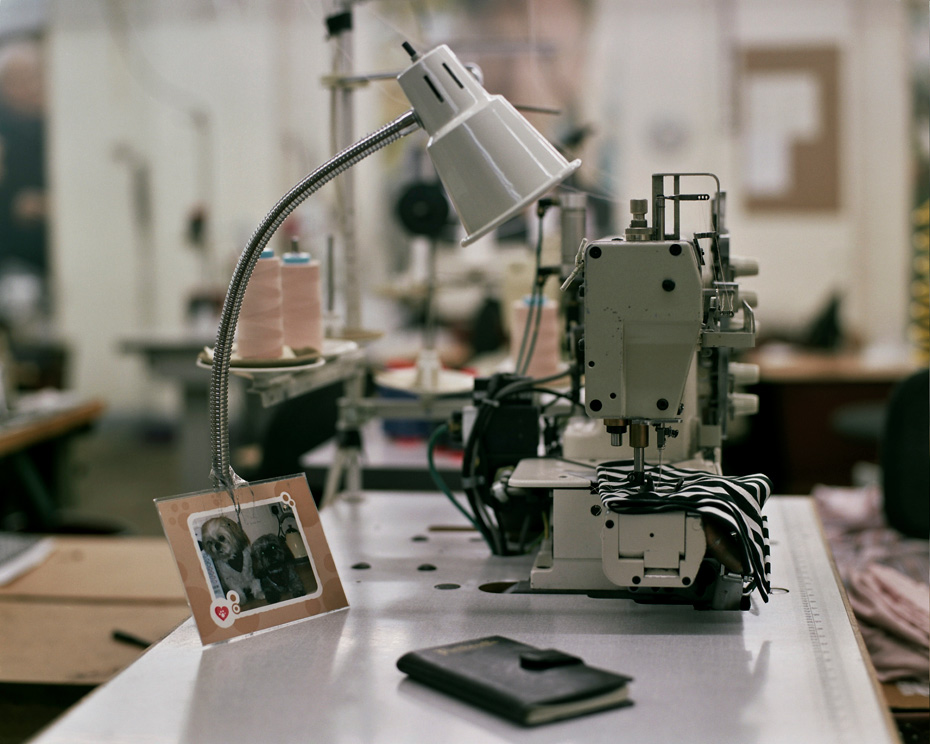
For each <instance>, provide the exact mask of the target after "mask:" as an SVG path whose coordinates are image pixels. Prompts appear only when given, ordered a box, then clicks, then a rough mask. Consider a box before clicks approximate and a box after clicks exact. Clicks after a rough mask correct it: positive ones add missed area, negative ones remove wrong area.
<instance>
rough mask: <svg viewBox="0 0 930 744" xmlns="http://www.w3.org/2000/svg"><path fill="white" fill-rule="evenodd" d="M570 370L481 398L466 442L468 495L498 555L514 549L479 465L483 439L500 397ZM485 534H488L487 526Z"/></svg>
mask: <svg viewBox="0 0 930 744" xmlns="http://www.w3.org/2000/svg"><path fill="white" fill-rule="evenodd" d="M570 371H571V370H570V369H568V370H565V371H562V372H558V373H556V374H553V375H549V376H547V377H541V378H538V379H523V380H516V381H514V382H511V383H509V384H507V385H504V387H502V388H501V389H500V390H497V391H495V392H493V393H490V394H489V395H488V396H487V397H486V398H484V399H482V400H481V401H480V404H479V407H478V412H477V414H476V416H475V421H474V423H473V425H472V428H471V432H470V433H469V436H468V440H467V441H466V443H465V450H464V458H463V465H462V469H463V472H464V474H465V479H464V484H463V485H464V491H465V495H466V497H467V498H468V503H469V506H470V507H471V509H472V511H473V512H474V514H475V517H476V520H477V521H478V522H479V523H480V524H481V525H482V527H483V528H485V529H486V530H487V533H488V534H489V535H490V536H491V537H492V539H493V545H492V547H491V551H492V552H493V553H494V554H495V555H511V554H512V552H511V551H510V550H509V549H508V548H507V541H506V537H505V536H504V534H503V529H502V528H501V526H500V516H499V514H498V513H497V510H496V509H495V508H494V506H493V504H492V503H491V499H490V495H489V492H488V491H487V487H486V484H485V483H484V482H483V481H481V480H480V478H479V473H478V468H479V465H480V463H481V460H482V457H481V451H482V447H481V441H482V440H483V437H484V432H485V429H486V428H487V426H488V424H489V422H490V420H491V417H492V413H493V412H494V411H495V410H496V409H497V408H498V405H499V401H501V400H503V399H504V398H507V397H509V396H511V395H515V394H517V393H519V392H523V391H526V390H533V389H534V388H535V387H536V386H538V385H543V384H546V383H550V382H554V381H555V380H559V379H562V378H563V377H565V376H566V375H568V374H569V373H570ZM483 488H484V489H485V493H484V494H482V492H481V489H483ZM486 496H487V497H486ZM489 506H490V508H491V510H492V511H493V512H494V517H495V521H496V523H497V526H496V528H495V527H493V526H492V525H491V524H490V523H489V522H488V516H487V514H486V513H485V509H486V508H487V507H489ZM479 529H480V528H479ZM482 534H484V531H483V530H482Z"/></svg>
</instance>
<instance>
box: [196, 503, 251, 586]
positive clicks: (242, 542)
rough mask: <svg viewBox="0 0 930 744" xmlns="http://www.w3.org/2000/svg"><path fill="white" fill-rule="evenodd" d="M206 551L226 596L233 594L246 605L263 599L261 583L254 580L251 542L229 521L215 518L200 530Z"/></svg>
mask: <svg viewBox="0 0 930 744" xmlns="http://www.w3.org/2000/svg"><path fill="white" fill-rule="evenodd" d="M200 534H201V540H202V541H203V547H204V550H206V551H207V554H208V555H209V556H210V557H211V558H212V559H213V563H214V565H215V566H216V571H217V573H218V574H219V576H220V583H221V584H222V585H223V591H224V592H230V591H234V592H236V593H237V594H238V595H239V598H240V599H241V600H242V601H243V602H244V601H246V600H249V599H264V598H265V594H264V592H263V591H262V583H261V581H259V579H258V578H257V577H256V576H255V572H254V570H253V561H252V555H251V551H250V550H249V538H248V536H247V535H246V534H245V532H243V530H242V527H240V526H239V525H238V524H237V523H236V522H234V521H233V520H231V519H229V518H228V517H213V518H212V519H208V520H207V521H206V522H204V523H203V526H202V527H201V528H200Z"/></svg>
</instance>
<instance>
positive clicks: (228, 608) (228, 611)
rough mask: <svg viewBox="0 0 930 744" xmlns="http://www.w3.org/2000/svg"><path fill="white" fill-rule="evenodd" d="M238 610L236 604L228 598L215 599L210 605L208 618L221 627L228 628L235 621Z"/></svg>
mask: <svg viewBox="0 0 930 744" xmlns="http://www.w3.org/2000/svg"><path fill="white" fill-rule="evenodd" d="M238 610H239V607H238V605H235V604H233V603H232V602H230V601H229V599H226V598H221V599H215V600H213V604H211V605H210V619H211V620H213V622H214V623H216V624H217V625H219V626H220V627H221V628H228V627H230V626H231V625H232V624H233V623H234V622H236V613H237V612H238Z"/></svg>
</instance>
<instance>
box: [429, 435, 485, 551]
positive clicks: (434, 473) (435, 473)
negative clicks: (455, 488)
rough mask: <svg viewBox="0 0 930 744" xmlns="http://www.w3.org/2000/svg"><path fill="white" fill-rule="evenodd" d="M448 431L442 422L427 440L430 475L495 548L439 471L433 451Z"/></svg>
mask: <svg viewBox="0 0 930 744" xmlns="http://www.w3.org/2000/svg"><path fill="white" fill-rule="evenodd" d="M448 431H449V425H448V424H440V425H439V426H437V427H436V429H435V430H434V431H433V433H432V434H431V435H430V438H429V441H428V442H427V445H426V464H427V468H428V470H429V474H430V477H431V478H432V479H433V483H435V484H436V487H437V488H438V489H439V490H440V491H441V492H442V493H443V494H444V495H445V497H446V498H447V499H449V501H451V502H452V505H453V506H454V507H455V508H456V509H458V510H459V511H460V512H461V513H462V515H463V516H464V517H465V519H467V520H468V522H469V523H470V524H471V525H472V527H474V528H475V529H476V530H478V532H479V534H481V536H482V537H483V538H484V539H485V541H486V542H487V543H488V547H490V548H492V549H493V546H492V544H491V542H490V541H489V539H488V538H489V536H488V535H486V534H485V533H484V532H483V531H482V529H481V527H480V526H479V525H478V523H477V521H476V520H475V518H474V517H472V515H471V514H469V513H468V511H467V510H466V509H465V507H463V506H462V505H461V504H460V503H459V502H458V500H457V499H456V498H455V495H454V494H453V493H452V491H451V490H450V489H449V486H448V485H447V484H446V482H445V480H443V477H442V474H441V473H440V472H439V470H438V468H437V467H436V462H435V460H434V458H433V452H434V450H435V449H436V443H437V442H438V441H439V438H440V437H441V436H443V435H444V434H446V433H447V432H448Z"/></svg>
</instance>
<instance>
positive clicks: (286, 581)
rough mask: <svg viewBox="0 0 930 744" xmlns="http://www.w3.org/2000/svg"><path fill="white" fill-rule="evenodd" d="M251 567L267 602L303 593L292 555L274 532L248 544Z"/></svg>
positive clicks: (304, 592)
mask: <svg viewBox="0 0 930 744" xmlns="http://www.w3.org/2000/svg"><path fill="white" fill-rule="evenodd" d="M251 553H252V570H253V571H254V572H255V576H256V578H258V580H259V581H260V582H261V585H262V591H263V592H264V593H265V598H266V599H267V600H268V601H269V602H280V601H281V600H282V599H284V598H288V599H293V598H294V597H300V596H302V595H303V594H306V590H305V589H304V585H303V582H302V581H301V580H300V576H298V575H297V570H296V569H295V568H294V556H293V555H291V551H290V549H289V548H288V547H287V543H285V542H284V539H283V538H281V537H279V536H278V535H272V534H270V533H269V534H267V535H262V536H261V537H259V538H257V539H256V540H255V542H254V543H252V548H251Z"/></svg>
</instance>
